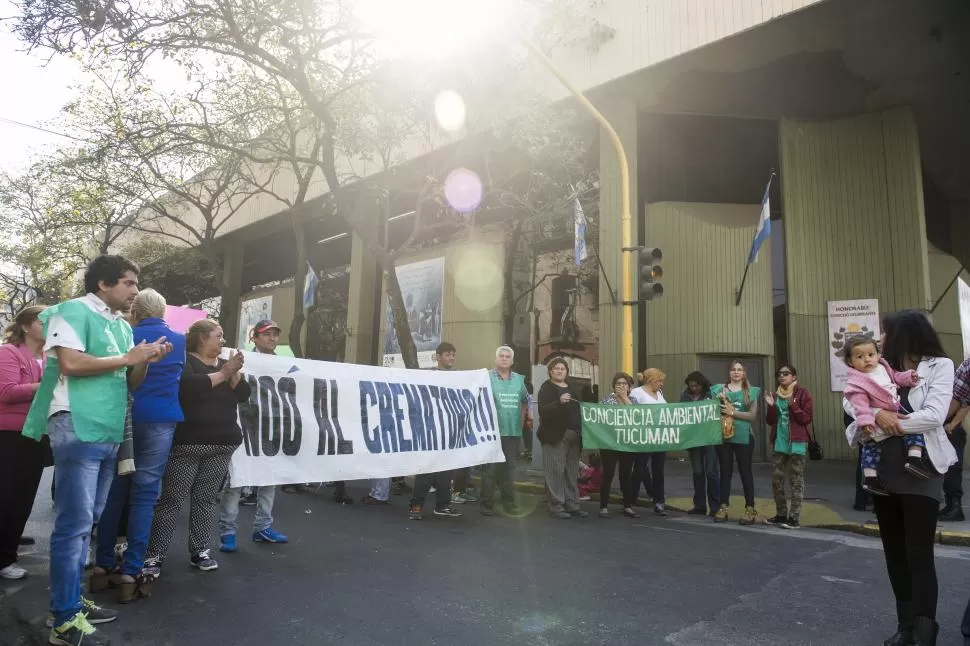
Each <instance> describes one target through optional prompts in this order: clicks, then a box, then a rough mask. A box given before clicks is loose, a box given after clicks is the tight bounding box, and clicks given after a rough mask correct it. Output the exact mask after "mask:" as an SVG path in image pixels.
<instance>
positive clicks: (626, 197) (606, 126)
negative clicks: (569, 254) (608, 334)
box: [522, 38, 634, 375]
mask: <svg viewBox="0 0 970 646" xmlns="http://www.w3.org/2000/svg"><path fill="white" fill-rule="evenodd" d="M522 42H523V43H524V44H525V46H526V47H527V48H528V49H529V51H530V52H532V54H533V55H534V56H535V57H536V58H538V59H539V60H540V61H541V62H542V64H543V65H545V66H546V67H547V68H548V69H549V71H550V72H552V73H553V74H554V75H555V77H556V78H557V79H559V82H560V83H562V84H563V86H565V87H566V89H567V90H569V92H570V93H571V94H572V95H573V96H574V97H576V100H577V101H579V104H580V105H582V106H583V108H584V109H585V110H586V111H587V112H589V113H590V114H591V115H592V116H593V118H594V119H596V120H597V121H598V122H599V124H600V125H601V126H602V127H603V130H605V131H606V133H607V134H608V135H609V136H610V140H611V141H612V142H613V148H614V149H616V157H617V161H618V162H619V164H620V223H621V226H622V227H623V230H622V235H623V249H624V252H623V282H622V296H621V298H622V301H623V343H622V345H621V354H622V358H623V362H622V365H623V372H625V373H627V374H630V375H632V374H633V372H634V370H633V284H632V276H631V275H630V267H631V264H632V262H631V260H630V259H629V258H628V257H627V256H626V254H628V253H632V250H631V247H633V240H632V239H631V238H632V235H631V227H630V225H631V221H630V165H629V164H628V163H627V160H626V151H625V150H623V142H621V141H620V136H619V135H618V134H616V130H614V129H613V125H612V124H611V123H610V122H609V121H608V120H607V118H606V117H604V116H603V114H602V113H601V112H600V111H599V110H597V109H596V106H594V105H593V104H592V103H591V102H590V100H589V99H587V98H586V95H585V94H583V92H582V91H581V90H580V89H579V88H577V87H576V86H575V85H573V84H572V82H570V80H569V79H568V78H566V75H565V74H563V73H562V72H561V71H560V70H559V68H557V67H556V65H555V63H553V62H552V59H550V58H549V57H548V56H546V54H545V52H543V51H542V50H541V49H539V47H538V46H537V45H535V44H534V43H532V42H531V41H529V40H527V39H525V38H523V39H522ZM600 217H601V218H602V217H604V214H603V213H601V214H600ZM602 336H605V335H603V334H602V331H601V338H602Z"/></svg>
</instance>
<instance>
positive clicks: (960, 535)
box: [936, 529, 970, 547]
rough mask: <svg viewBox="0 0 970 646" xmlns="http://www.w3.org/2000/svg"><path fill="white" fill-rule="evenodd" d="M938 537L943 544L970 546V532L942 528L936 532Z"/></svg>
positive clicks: (938, 540)
mask: <svg viewBox="0 0 970 646" xmlns="http://www.w3.org/2000/svg"><path fill="white" fill-rule="evenodd" d="M936 539H937V542H939V543H940V544H941V545H953V546H956V547H970V532H958V531H949V530H945V529H941V530H939V531H938V532H937V533H936Z"/></svg>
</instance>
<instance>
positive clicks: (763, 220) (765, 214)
mask: <svg viewBox="0 0 970 646" xmlns="http://www.w3.org/2000/svg"><path fill="white" fill-rule="evenodd" d="M770 190H771V180H770V179H769V180H768V186H766V187H765V197H764V199H763V200H761V216H760V217H759V218H758V230H757V231H755V232H754V240H752V241H751V252H750V253H749V254H748V264H749V265H751V264H754V262H755V261H756V260H758V249H760V248H761V244H762V243H763V242H764V241H765V240H767V239H768V236H770V235H771V204H770V203H769V199H768V192H769V191H770Z"/></svg>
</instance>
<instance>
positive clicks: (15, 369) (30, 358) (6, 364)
mask: <svg viewBox="0 0 970 646" xmlns="http://www.w3.org/2000/svg"><path fill="white" fill-rule="evenodd" d="M45 361H46V360H41V361H38V360H37V357H35V356H34V355H33V354H32V353H31V352H30V349H29V348H28V347H27V346H26V345H14V344H12V343H4V344H3V345H0V432H2V431H16V432H17V433H19V432H20V431H21V430H23V427H24V420H25V419H26V418H27V411H28V410H30V402H31V401H32V400H33V399H34V392H35V391H34V387H33V384H35V383H37V382H39V381H40V378H41V375H42V374H43V372H44V371H43V365H44V363H45Z"/></svg>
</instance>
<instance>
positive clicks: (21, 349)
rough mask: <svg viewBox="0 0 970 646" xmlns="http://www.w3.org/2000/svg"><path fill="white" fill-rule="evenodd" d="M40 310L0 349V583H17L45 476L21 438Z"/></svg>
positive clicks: (23, 314)
mask: <svg viewBox="0 0 970 646" xmlns="http://www.w3.org/2000/svg"><path fill="white" fill-rule="evenodd" d="M43 311H44V307H43V306H42V305H31V306H28V307H25V308H24V309H22V310H21V311H20V312H18V313H17V316H15V317H14V320H13V323H11V324H10V325H8V326H7V329H6V330H5V331H4V336H3V345H0V579H14V580H16V579H22V578H24V577H25V576H27V570H25V569H23V568H22V567H20V566H19V565H17V547H18V546H19V545H20V541H21V537H22V534H23V532H24V527H26V525H27V519H28V518H30V511H31V510H32V509H33V507H34V498H35V497H36V496H37V487H38V486H39V485H40V477H41V474H43V472H44V446H43V445H42V444H40V443H39V442H34V441H32V440H29V439H27V438H26V437H24V436H23V435H22V434H21V433H22V432H23V429H24V420H25V419H26V418H27V411H28V410H29V409H30V402H31V401H32V400H33V399H34V395H35V394H36V393H37V389H38V388H39V387H40V378H41V375H42V374H43V371H44V364H45V362H46V360H45V358H44V325H43V323H41V321H40V318H39V316H40V314H41V312H43Z"/></svg>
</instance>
